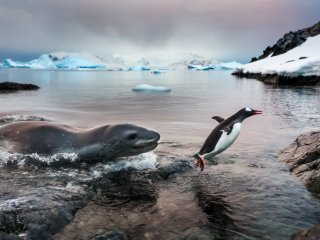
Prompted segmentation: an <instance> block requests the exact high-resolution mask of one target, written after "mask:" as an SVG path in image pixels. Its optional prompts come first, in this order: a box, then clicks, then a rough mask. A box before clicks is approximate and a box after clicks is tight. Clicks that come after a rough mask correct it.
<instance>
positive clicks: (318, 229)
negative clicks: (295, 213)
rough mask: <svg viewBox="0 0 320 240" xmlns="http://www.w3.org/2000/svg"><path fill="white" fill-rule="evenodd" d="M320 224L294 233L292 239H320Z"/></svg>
mask: <svg viewBox="0 0 320 240" xmlns="http://www.w3.org/2000/svg"><path fill="white" fill-rule="evenodd" d="M319 239H320V225H317V226H315V227H314V228H313V229H311V230H302V231H300V232H297V233H295V234H293V235H292V237H291V240H319Z"/></svg>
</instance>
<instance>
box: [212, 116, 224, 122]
mask: <svg viewBox="0 0 320 240" xmlns="http://www.w3.org/2000/svg"><path fill="white" fill-rule="evenodd" d="M212 119H214V120H216V121H217V122H218V123H222V122H223V121H224V120H225V119H224V118H222V117H219V116H214V117H212Z"/></svg>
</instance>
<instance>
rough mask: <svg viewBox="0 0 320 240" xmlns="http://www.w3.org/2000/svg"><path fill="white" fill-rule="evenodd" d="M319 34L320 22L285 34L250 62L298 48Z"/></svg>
mask: <svg viewBox="0 0 320 240" xmlns="http://www.w3.org/2000/svg"><path fill="white" fill-rule="evenodd" d="M318 34H320V21H319V22H318V23H316V24H315V25H313V26H312V27H309V28H304V29H302V30H298V31H295V32H292V31H291V32H289V33H286V34H285V35H284V36H283V37H282V38H280V39H279V40H278V41H277V43H276V44H274V45H273V46H272V47H270V46H268V47H267V48H266V49H265V50H264V51H263V54H262V55H261V56H259V57H258V58H256V57H254V58H252V60H251V62H254V61H257V60H260V59H263V58H266V57H268V56H272V57H273V56H277V55H280V54H283V53H286V52H287V51H289V50H291V49H293V48H295V47H297V46H300V45H301V44H302V43H304V42H305V41H306V40H307V38H308V37H314V36H316V35H318Z"/></svg>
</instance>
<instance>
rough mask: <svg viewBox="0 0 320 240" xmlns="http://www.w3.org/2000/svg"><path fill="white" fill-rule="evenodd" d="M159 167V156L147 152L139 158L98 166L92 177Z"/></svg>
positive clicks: (118, 160)
mask: <svg viewBox="0 0 320 240" xmlns="http://www.w3.org/2000/svg"><path fill="white" fill-rule="evenodd" d="M157 165H158V161H157V155H156V154H155V153H153V152H147V153H143V154H140V155H138V156H133V157H129V158H126V159H117V160H115V161H113V162H108V163H104V164H98V165H96V166H94V168H93V169H92V171H91V172H92V174H91V175H92V177H93V178H98V177H100V176H101V174H102V173H106V172H117V171H121V170H128V169H133V170H146V169H155V168H156V167H157Z"/></svg>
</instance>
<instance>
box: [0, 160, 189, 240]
mask: <svg viewBox="0 0 320 240" xmlns="http://www.w3.org/2000/svg"><path fill="white" fill-rule="evenodd" d="M161 159H162V158H160V159H159V161H162V160H161ZM165 161H166V163H165V164H162V162H160V167H158V168H156V169H147V170H139V171H138V170H135V169H126V170H120V171H114V172H112V171H111V172H110V171H109V170H105V169H104V168H103V166H102V168H101V169H100V168H97V167H92V168H80V169H78V168H74V169H73V168H70V167H64V168H50V167H47V168H35V169H33V168H30V169H23V168H22V169H17V168H0V239H8V240H11V239H12V240H15V239H33V240H37V239H39V240H40V239H41V240H46V239H51V238H52V237H53V235H55V234H58V233H59V232H61V230H62V229H63V228H65V227H66V225H68V224H69V223H70V222H71V221H72V220H73V218H74V215H75V213H76V212H77V211H78V210H79V209H81V208H83V207H84V206H86V205H87V203H88V202H90V201H94V202H96V203H102V204H108V202H112V204H114V203H121V204H126V203H127V202H135V203H137V204H144V205H146V206H150V205H151V206H152V205H153V204H155V203H156V200H157V198H158V191H159V189H158V184H157V182H158V181H163V180H165V179H166V178H168V177H170V176H172V175H174V174H176V173H182V172H184V171H188V170H190V169H192V166H191V165H190V161H188V160H181V159H176V158H174V159H171V158H170V159H169V160H168V159H165ZM8 186H9V187H8ZM111 233H112V232H111ZM111 233H110V234H111ZM105 234H106V235H101V236H100V235H99V236H96V238H93V239H109V238H106V236H113V235H112V234H115V232H113V233H112V234H111V235H109V232H108V233H105ZM114 236H115V237H119V236H122V235H121V234H118V233H117V234H115V235H114ZM98 237H99V238H98ZM103 237H104V238H103ZM110 239H126V238H124V237H123V238H111V237H110Z"/></svg>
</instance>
